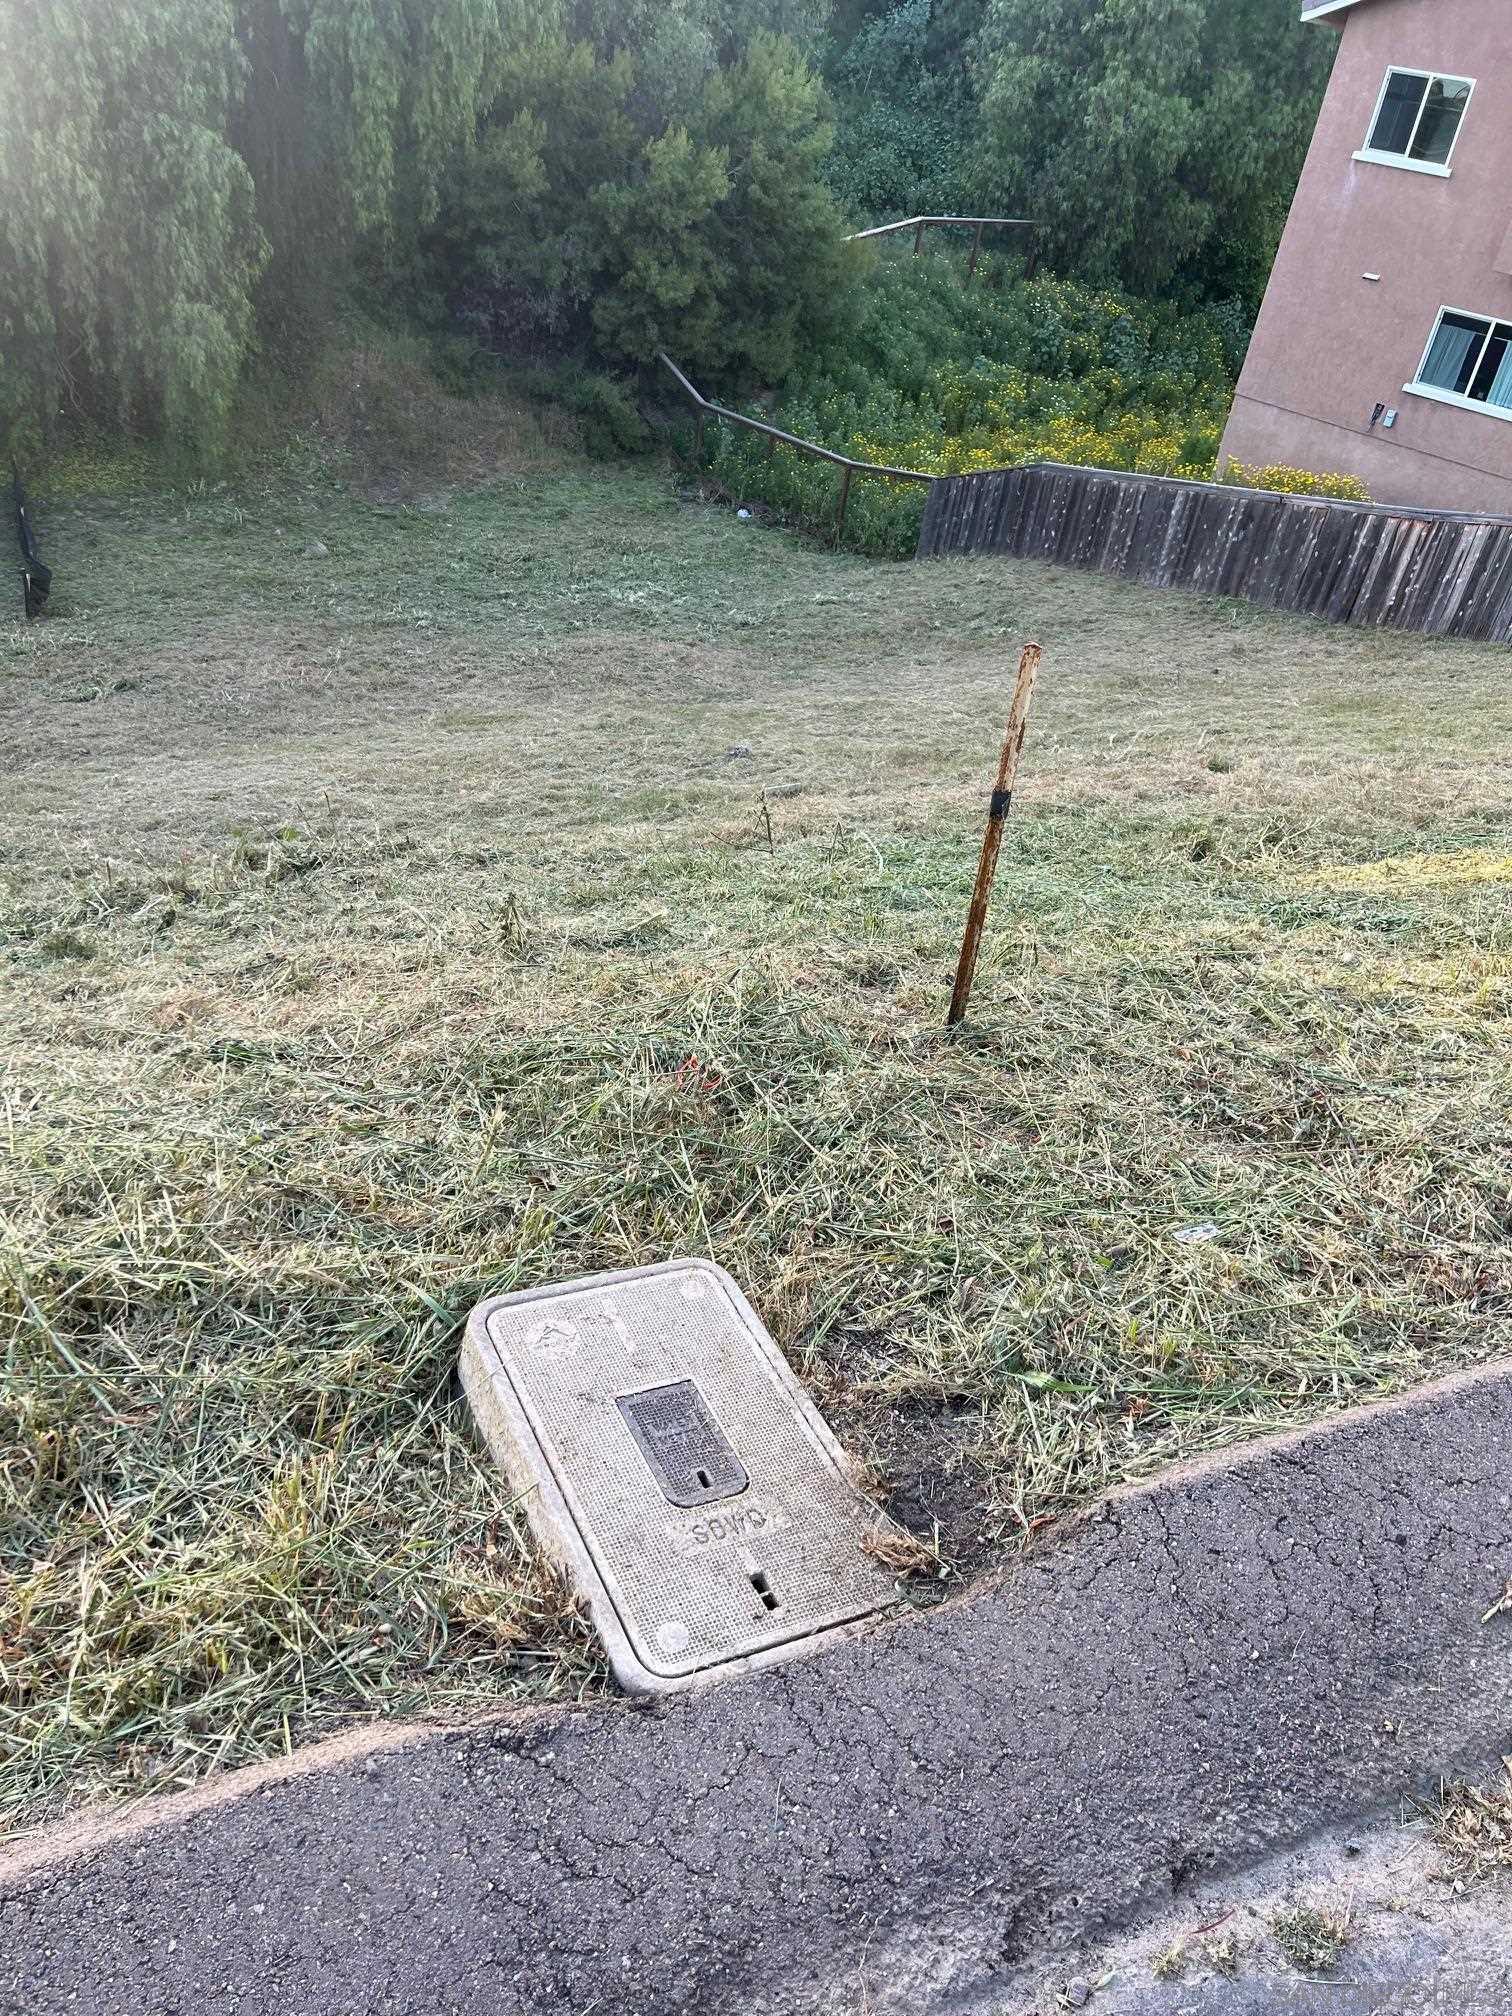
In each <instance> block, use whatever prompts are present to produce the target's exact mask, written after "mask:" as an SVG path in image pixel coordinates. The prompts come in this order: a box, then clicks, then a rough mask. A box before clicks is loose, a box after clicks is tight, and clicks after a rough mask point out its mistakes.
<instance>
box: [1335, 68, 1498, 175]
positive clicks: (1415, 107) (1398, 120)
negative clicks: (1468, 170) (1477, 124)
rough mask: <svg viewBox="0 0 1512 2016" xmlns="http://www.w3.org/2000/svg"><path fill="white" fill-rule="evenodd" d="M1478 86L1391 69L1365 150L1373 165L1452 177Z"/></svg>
mask: <svg viewBox="0 0 1512 2016" xmlns="http://www.w3.org/2000/svg"><path fill="white" fill-rule="evenodd" d="M1474 89H1475V83H1474V80H1473V79H1472V78H1469V77H1440V76H1438V75H1437V74H1436V73H1434V72H1433V71H1428V70H1388V71H1387V72H1386V82H1385V83H1384V84H1383V85H1382V87H1381V95H1380V98H1379V99H1378V100H1377V102H1376V109H1375V117H1374V119H1373V120H1372V121H1371V124H1370V138H1369V139H1368V140H1367V141H1366V143H1365V146H1364V148H1363V150H1362V156H1363V158H1364V159H1365V160H1367V161H1389V162H1391V163H1393V164H1394V165H1396V166H1398V167H1410V168H1423V169H1427V170H1428V171H1429V172H1437V173H1438V174H1441V175H1447V174H1448V172H1449V157H1450V156H1451V155H1452V154H1453V152H1454V143H1455V141H1456V140H1457V139H1458V138H1459V130H1460V123H1461V121H1462V120H1463V119H1464V116H1465V107H1466V106H1467V105H1468V104H1469V103H1470V94H1471V92H1472V91H1473V90H1474Z"/></svg>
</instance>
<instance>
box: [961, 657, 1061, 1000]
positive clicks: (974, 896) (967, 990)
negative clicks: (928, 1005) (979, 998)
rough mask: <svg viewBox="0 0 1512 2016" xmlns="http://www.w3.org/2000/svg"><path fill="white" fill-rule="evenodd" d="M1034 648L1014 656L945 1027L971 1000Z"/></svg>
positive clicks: (1035, 666)
mask: <svg viewBox="0 0 1512 2016" xmlns="http://www.w3.org/2000/svg"><path fill="white" fill-rule="evenodd" d="M1040 656H1041V653H1040V647H1039V646H1038V644H1026V645H1025V646H1024V651H1023V656H1022V657H1021V658H1020V659H1019V668H1018V683H1017V684H1016V685H1015V686H1014V689H1013V705H1012V706H1011V707H1010V708H1009V710H1008V728H1007V732H1006V733H1005V735H1004V736H1003V753H1002V755H1001V756H1000V757H999V758H998V772H997V783H996V784H995V785H994V786H993V791H992V799H991V802H990V804H989V805H988V808H987V831H986V833H985V834H984V835H983V836H982V858H981V861H980V862H979V863H978V865H977V878H976V887H975V889H973V890H972V892H971V909H970V910H969V911H968V912H967V916H966V936H965V937H964V938H963V939H962V941H961V961H960V964H959V965H958V966H957V967H956V977H955V991H954V992H953V993H952V995H951V997H950V1013H949V1015H947V1016H946V1018H945V1027H946V1028H947V1029H954V1028H955V1027H956V1025H957V1023H959V1022H961V1021H963V1020H964V1019H965V1015H966V1004H967V1003H968V1002H969V1001H970V999H971V983H972V981H973V980H974V979H975V978H976V963H977V953H978V951H979V950H980V948H981V943H982V927H983V925H984V924H985V923H986V922H987V899H988V897H989V896H991V894H992V878H993V876H994V875H995V874H996V873H997V862H998V849H999V848H1000V847H1001V846H1002V844H1003V821H1004V820H1005V819H1006V818H1007V817H1008V808H1009V806H1010V805H1011V804H1012V802H1013V780H1014V779H1015V777H1017V775H1018V766H1019V757H1020V755H1021V754H1022V753H1023V748H1024V734H1025V731H1026V729H1027V728H1028V725H1029V698H1030V695H1031V694H1032V693H1033V691H1034V675H1035V673H1036V672H1038V670H1039V662H1040Z"/></svg>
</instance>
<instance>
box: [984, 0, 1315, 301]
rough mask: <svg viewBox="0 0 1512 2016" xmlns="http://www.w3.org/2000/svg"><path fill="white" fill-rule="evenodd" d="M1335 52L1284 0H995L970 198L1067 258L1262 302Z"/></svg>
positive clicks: (1145, 280) (1122, 276)
mask: <svg viewBox="0 0 1512 2016" xmlns="http://www.w3.org/2000/svg"><path fill="white" fill-rule="evenodd" d="M1329 61H1330V48H1329V38H1328V37H1326V36H1322V35H1318V34H1316V33H1314V32H1312V31H1310V30H1308V29H1306V28H1304V27H1303V26H1301V25H1300V23H1299V20H1298V14H1297V8H1296V7H1295V5H1294V4H1293V0H990V5H989V7H988V11H987V16H986V20H985V22H984V25H983V29H982V33H981V36H980V38H979V41H978V44H977V64H978V81H979V88H980V90H981V96H982V133H981V138H980V144H979V147H978V178H979V200H981V201H983V202H984V203H986V204H988V205H989V206H999V205H1005V204H1006V205H1010V206H1012V207H1013V208H1014V209H1015V210H1016V211H1019V212H1020V214H1023V215H1027V216H1031V217H1034V218H1035V219H1036V220H1037V221H1038V222H1039V224H1040V227H1041V237H1040V243H1041V247H1042V249H1043V250H1044V251H1045V252H1046V253H1047V254H1048V256H1049V257H1050V258H1051V260H1052V261H1053V262H1054V263H1055V264H1056V265H1057V266H1059V267H1060V268H1061V269H1062V270H1063V271H1069V272H1076V273H1079V274H1081V275H1083V276H1084V277H1087V278H1089V279H1102V280H1119V281H1122V282H1123V283H1124V284H1126V285H1128V286H1130V287H1132V288H1134V289H1136V290H1138V291H1143V292H1155V291H1159V290H1161V289H1164V288H1168V287H1170V286H1172V285H1173V284H1176V285H1180V286H1183V287H1186V288H1191V289H1197V290H1201V291H1206V292H1209V293H1213V294H1219V293H1233V292H1236V291H1238V292H1243V293H1244V294H1246V295H1247V296H1249V297H1251V298H1256V297H1258V294H1259V291H1260V290H1261V288H1262V287H1263V285H1264V279H1265V274H1266V272H1267V271H1268V269H1269V264H1270V260H1271V257H1272V256H1273V254H1274V251H1275V245H1276V241H1277V239H1278V237H1279V234H1280V230H1281V226H1282V224H1283V223H1284V221H1285V216H1286V209H1287V205H1288V204H1289V202H1290V200H1291V196H1292V193H1293V191H1294V189H1295V187H1296V181H1297V176H1298V174H1299V172H1300V170H1301V166H1302V160H1303V156H1304V154H1305V152H1306V149H1307V144H1308V141H1309V139H1310V137H1311V134H1312V129H1313V125H1314V123H1315V121H1316V117H1317V112H1318V107H1319V104H1320V102H1321V99H1322V93H1323V89H1324V86H1325V84H1326V82H1327V78H1328V68H1329Z"/></svg>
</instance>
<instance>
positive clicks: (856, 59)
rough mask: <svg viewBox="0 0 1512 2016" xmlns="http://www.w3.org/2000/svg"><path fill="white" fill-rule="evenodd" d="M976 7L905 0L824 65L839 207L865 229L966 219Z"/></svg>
mask: <svg viewBox="0 0 1512 2016" xmlns="http://www.w3.org/2000/svg"><path fill="white" fill-rule="evenodd" d="M979 24H980V8H979V7H978V6H977V4H976V0H955V4H954V5H951V4H948V0H900V4H899V5H896V6H893V7H889V8H885V9H883V10H882V11H881V12H876V13H869V14H866V15H864V16H862V17H861V18H859V19H857V18H856V17H854V16H852V17H851V18H850V20H849V22H848V24H847V25H848V27H849V31H850V32H849V33H848V34H847V35H846V37H845V39H844V41H843V42H839V41H838V38H837V43H838V46H837V48H836V50H835V53H834V54H833V55H832V56H831V59H830V62H829V66H828V72H827V74H828V78H829V82H830V85H831V88H832V90H833V92H834V95H835V104H836V127H837V139H836V144H835V150H834V153H833V156H832V157H831V161H830V167H829V177H830V181H831V183H832V185H833V187H834V189H835V191H836V193H837V194H838V195H839V196H840V198H841V200H842V201H843V202H844V203H845V204H846V205H847V206H848V207H849V208H850V209H851V210H852V211H853V212H854V213H855V214H856V215H857V216H858V217H862V218H864V219H865V220H866V221H867V222H868V223H874V222H882V221H883V220H885V219H890V218H895V217H903V216H913V215H915V214H916V213H918V212H919V211H952V210H960V209H961V208H963V207H964V206H965V205H966V204H967V203H968V202H969V200H970V198H969V193H968V191H969V155H970V150H971V145H972V142H973V139H974V136H975V131H976V120H977V108H976V101H975V95H974V92H973V90H972V80H971V72H970V68H969V66H968V64H967V61H966V52H967V49H968V47H969V44H970V41H971V38H972V35H973V33H974V31H975V30H976V28H977V27H978V26H979Z"/></svg>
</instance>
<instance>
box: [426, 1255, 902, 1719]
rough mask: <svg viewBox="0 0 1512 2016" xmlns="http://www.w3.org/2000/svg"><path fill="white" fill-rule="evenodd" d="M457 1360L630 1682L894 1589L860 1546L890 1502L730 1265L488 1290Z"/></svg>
mask: <svg viewBox="0 0 1512 2016" xmlns="http://www.w3.org/2000/svg"><path fill="white" fill-rule="evenodd" d="M462 1378H463V1383H464V1385H465V1386H466V1389H467V1394H468V1398H469V1400H470V1401H471V1403H472V1408H473V1413H474V1415H475V1416H476V1417H477V1421H478V1424H479V1426H480V1428H481V1429H482V1431H483V1434H484V1437H485V1438H486V1440H487V1442H488V1445H489V1448H490V1449H491V1451H492V1452H493V1455H494V1458H495V1460H496V1461H497V1462H498V1463H499V1465H500V1467H501V1468H502V1469H503V1470H504V1472H505V1474H506V1476H507V1477H508V1479H509V1481H510V1483H511V1485H512V1486H513V1488H514V1489H515V1490H516V1491H518V1492H519V1493H521V1495H522V1497H523V1500H524V1506H525V1510H526V1513H527V1515H528V1517H529V1519H530V1522H531V1524H532V1526H533V1527H534V1529H535V1531H536V1534H537V1536H538V1538H539V1539H540V1540H541V1542H542V1544H543V1545H544V1546H545V1548H546V1549H547V1551H548V1552H549V1553H551V1554H552V1555H554V1556H555V1558H556V1559H557V1560H558V1562H560V1563H561V1565H562V1566H563V1567H564V1568H565V1569H566V1571H567V1573H568V1575H569V1576H570V1578H571V1580H572V1582H573V1583H574V1585H575V1586H576V1587H577V1589H578V1590H579V1591H580V1592H581V1593H582V1594H583V1595H584V1596H585V1597H586V1598H587V1601H588V1604H589V1608H590V1612H591V1614H592V1617H593V1621H594V1625H595V1627H596V1629H597V1630H598V1633H599V1635H600V1637H601V1638H602V1639H603V1641H604V1645H605V1648H606V1650H607V1651H608V1654H609V1661H610V1664H611V1665H612V1667H613V1668H614V1672H615V1677H616V1678H617V1679H618V1680H619V1681H620V1683H621V1685H623V1686H624V1687H627V1688H629V1689H630V1690H631V1691H632V1692H634V1693H661V1692H665V1691H669V1690H672V1689H676V1688H681V1687H686V1686H688V1685H690V1684H691V1683H693V1682H694V1681H696V1680H698V1679H700V1678H706V1677H710V1678H711V1677H713V1676H714V1675H715V1674H717V1673H721V1672H729V1671H730V1670H731V1669H732V1667H736V1666H746V1665H753V1664H761V1665H765V1664H768V1663H771V1662H773V1661H775V1660H778V1659H781V1658H785V1657H789V1656H791V1655H792V1654H793V1653H794V1652H797V1651H800V1650H802V1649H805V1647H806V1646H807V1645H808V1644H809V1642H810V1641H812V1640H813V1639H814V1638H815V1637H816V1636H817V1635H818V1634H820V1633H824V1632H830V1631H836V1630H840V1629H843V1628H844V1627H846V1626H847V1625H852V1624H854V1623H856V1622H857V1621H858V1620H859V1619H861V1618H863V1617H868V1616H871V1615H873V1614H874V1613H875V1612H877V1611H879V1610H883V1609H885V1608H887V1606H888V1605H889V1604H891V1603H892V1602H893V1601H894V1600H895V1597H896V1587H895V1582H894V1578H893V1576H892V1575H891V1574H890V1573H889V1572H888V1571H887V1570H886V1569H885V1568H884V1567H883V1566H882V1565H881V1563H880V1562H878V1561H877V1560H876V1558H875V1557H874V1555H873V1554H872V1553H871V1552H869V1551H868V1549H867V1546H866V1539H867V1536H868V1534H870V1533H873V1532H877V1531H879V1530H881V1529H884V1528H885V1527H886V1524H887V1522H886V1520H885V1518H884V1517H883V1515H882V1513H881V1512H880V1511H879V1510H878V1508H877V1507H876V1506H875V1505H873V1504H872V1503H871V1502H870V1501H869V1500H867V1499H866V1498H864V1497H863V1496H862V1495H861V1494H860V1493H859V1492H858V1491H857V1490H856V1489H855V1487H854V1485H852V1484H851V1483H850V1481H849V1479H848V1478H847V1476H846V1472H845V1464H844V1459H843V1457H842V1456H841V1453H840V1448H839V1445H838V1444H837V1443H836V1441H835V1438H834V1437H833V1435H831V1433H830V1431H829V1429H828V1428H827V1427H826V1425H825V1423H824V1421H823V1420H822V1418H821V1417H820V1415H819V1413H818V1411H817V1410H816V1408H815V1407H814V1405H813V1403H812V1402H811V1401H810V1399H809V1398H808V1395H807V1394H806V1393H805V1392H804V1390H803V1388H802V1387H801V1386H800V1385H799V1383H798V1381H797V1380H796V1379H795V1378H794V1376H793V1374H792V1372H791V1370H790V1369H789V1367H788V1364H787V1361H786V1360H785V1359H784V1358H783V1356H782V1353H781V1352H780V1351H779V1350H778V1349H777V1346H776V1345H775V1344H774V1343H773V1341H772V1339H771V1338H770V1337H769V1336H768V1335H767V1333H766V1331H765V1329H764V1328H763V1327H762V1325H761V1322H760V1320H759V1318H758V1317H757V1315H756V1312H755V1311H754V1310H753V1309H752V1308H751V1306H750V1304H749V1303H748V1302H747V1301H746V1299H745V1297H744V1296H743V1295H742V1294H741V1292H740V1290H739V1288H737V1287H736V1285H735V1283H734V1282H733V1281H732V1280H731V1278H730V1276H729V1275H728V1274H726V1273H725V1271H724V1269H723V1268H722V1267H716V1266H713V1265H712V1264H711V1263H710V1262H708V1261H705V1260H673V1261H669V1262H667V1263H666V1264H665V1265H663V1266H659V1267H638V1268H634V1269H632V1270H630V1271H628V1272H626V1273H620V1274H598V1275H594V1276H592V1277H591V1278H590V1279H587V1280H582V1281H572V1282H568V1283H567V1284H566V1285H565V1286H562V1287H557V1288H532V1289H528V1290H526V1291H525V1292H524V1293H522V1294H516V1295H503V1296H500V1297H498V1298H497V1299H496V1300H494V1301H491V1302H484V1303H481V1304H480V1305H479V1306H478V1308H476V1309H475V1310H474V1311H473V1313H472V1315H471V1317H470V1318H469V1320H468V1325H467V1336H466V1341H465V1342H464V1344H463V1348H462Z"/></svg>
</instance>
